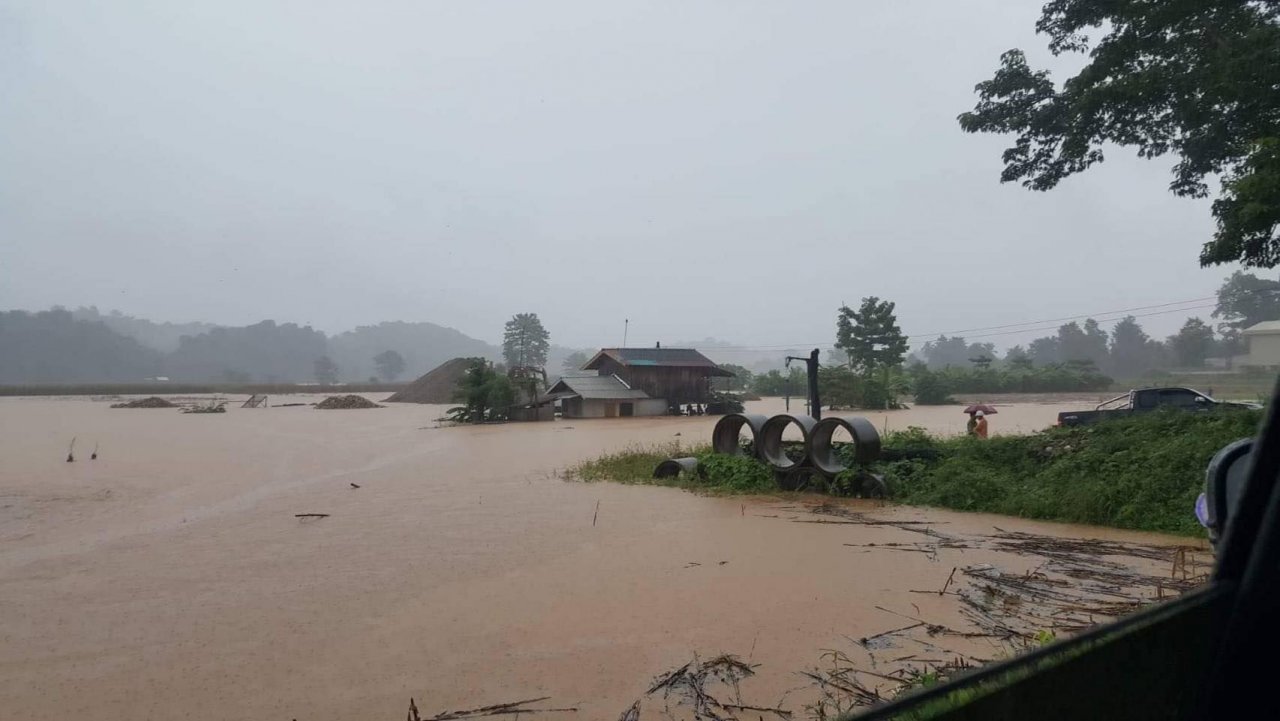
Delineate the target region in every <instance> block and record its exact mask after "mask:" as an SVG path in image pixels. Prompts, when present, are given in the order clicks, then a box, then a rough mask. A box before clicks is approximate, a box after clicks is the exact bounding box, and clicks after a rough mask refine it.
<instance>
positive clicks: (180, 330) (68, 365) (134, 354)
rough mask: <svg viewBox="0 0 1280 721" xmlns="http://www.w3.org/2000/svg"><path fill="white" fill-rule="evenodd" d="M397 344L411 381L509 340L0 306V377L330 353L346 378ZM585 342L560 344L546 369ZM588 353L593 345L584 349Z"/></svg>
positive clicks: (298, 362) (246, 371)
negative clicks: (328, 333) (179, 320)
mask: <svg viewBox="0 0 1280 721" xmlns="http://www.w3.org/2000/svg"><path fill="white" fill-rule="evenodd" d="M388 350H393V351H396V352H397V353H399V354H400V355H401V356H402V357H403V358H404V361H405V369H404V372H403V373H402V374H401V375H400V376H399V377H398V378H397V379H396V380H402V381H407V380H413V379H414V378H417V377H418V376H421V375H423V374H424V373H427V372H428V371H430V370H432V369H434V368H436V367H437V366H439V365H440V364H442V363H444V362H446V361H448V360H450V359H453V358H469V357H481V358H488V359H490V360H492V361H495V362H501V360H502V349H501V348H500V347H499V346H497V345H495V344H493V343H488V342H486V341H483V340H479V339H476V338H472V337H470V336H468V335H466V334H465V333H462V332H461V331H459V330H457V329H454V328H449V327H447V326H442V325H437V324H435V323H429V322H407V321H387V322H383V323H378V324H376V325H364V326H359V327H358V328H354V329H352V330H349V331H345V332H342V333H338V334H336V335H333V336H326V335H325V334H324V333H322V332H321V331H318V330H315V329H313V328H311V327H310V326H305V325H302V326H300V325H297V324H295V323H278V322H276V321H274V320H264V321H261V322H259V323H254V324H252V325H247V326H221V325H217V324H214V323H203V322H190V323H159V322H155V321H151V320H147V319H146V318H139V317H136V316H131V315H126V314H124V313H121V312H120V311H117V310H112V311H107V312H105V313H104V312H102V311H100V310H99V309H98V308H97V307H95V306H89V307H80V308H76V309H75V310H68V309H66V308H61V307H54V308H53V309H51V310H47V311H36V312H28V311H21V310H13V311H5V312H0V383H3V384H25V383H95V382H138V381H142V380H145V379H148V378H155V377H158V376H164V377H168V378H170V379H172V380H174V381H184V382H234V383H249V382H258V383H296V382H310V381H314V380H315V362H316V360H317V359H319V358H320V357H322V356H328V357H329V358H330V359H331V360H332V361H333V362H334V363H335V364H336V365H337V367H338V379H339V380H342V381H365V380H368V379H369V378H370V377H373V376H375V375H376V374H377V368H376V367H375V365H374V362H373V357H374V356H375V355H377V354H379V353H382V352H383V351H388ZM579 350H583V349H577V348H567V347H565V346H559V345H552V346H551V348H550V352H549V353H548V357H547V368H548V369H549V371H550V372H551V373H552V374H554V373H556V372H558V371H559V369H560V366H561V365H562V363H563V360H564V358H566V357H568V356H569V355H570V354H572V353H574V352H575V351H579ZM586 350H587V354H588V355H590V353H592V352H594V350H595V349H586Z"/></svg>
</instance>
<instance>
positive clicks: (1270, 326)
mask: <svg viewBox="0 0 1280 721" xmlns="http://www.w3.org/2000/svg"><path fill="white" fill-rule="evenodd" d="M1240 332H1241V333H1244V334H1245V335H1253V334H1256V333H1280V320H1264V321H1262V322H1261V323H1254V324H1253V325H1251V326H1249V327H1248V328H1245V329H1244V330H1242V331H1240Z"/></svg>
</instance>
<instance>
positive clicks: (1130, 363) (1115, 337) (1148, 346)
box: [1110, 316, 1157, 378]
mask: <svg viewBox="0 0 1280 721" xmlns="http://www.w3.org/2000/svg"><path fill="white" fill-rule="evenodd" d="M1156 359H1157V348H1156V344H1155V343H1154V342H1153V341H1152V340H1151V337H1150V336H1148V335H1147V334H1146V331H1144V330H1142V326H1141V325H1139V324H1138V320H1137V319H1136V318H1134V317H1133V316H1126V317H1125V318H1123V319H1121V320H1120V322H1119V323H1116V325H1115V327H1114V328H1112V329H1111V362H1110V367H1111V368H1112V369H1113V372H1114V373H1115V374H1116V375H1117V376H1118V377H1120V378H1137V377H1138V376H1140V375H1142V374H1143V373H1145V372H1146V371H1149V370H1151V369H1152V368H1154V367H1155V365H1156Z"/></svg>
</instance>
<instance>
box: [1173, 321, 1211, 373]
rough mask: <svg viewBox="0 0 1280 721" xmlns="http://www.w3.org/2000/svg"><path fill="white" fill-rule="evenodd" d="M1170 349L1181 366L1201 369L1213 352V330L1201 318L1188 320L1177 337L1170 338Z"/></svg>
mask: <svg viewBox="0 0 1280 721" xmlns="http://www.w3.org/2000/svg"><path fill="white" fill-rule="evenodd" d="M1169 347H1170V348H1171V349H1172V350H1173V353H1174V356H1175V357H1176V358H1177V359H1178V364H1179V365H1181V366H1185V367H1187V368H1200V367H1202V366H1204V361H1205V359H1206V358H1208V357H1209V354H1210V353H1211V352H1213V328H1210V327H1209V325H1208V324H1206V323H1205V322H1204V321H1202V320H1200V319H1199V318H1188V319H1187V322H1186V323H1183V324H1182V329H1181V330H1179V331H1178V333H1177V335H1171V336H1169Z"/></svg>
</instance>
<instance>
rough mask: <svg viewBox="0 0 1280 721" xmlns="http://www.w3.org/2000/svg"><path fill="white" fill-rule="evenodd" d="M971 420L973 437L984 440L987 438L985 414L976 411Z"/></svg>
mask: <svg viewBox="0 0 1280 721" xmlns="http://www.w3.org/2000/svg"><path fill="white" fill-rule="evenodd" d="M973 420H974V424H973V435H975V436H977V437H978V438H986V437H987V414H986V413H984V412H983V411H978V412H976V413H974V414H973Z"/></svg>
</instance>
